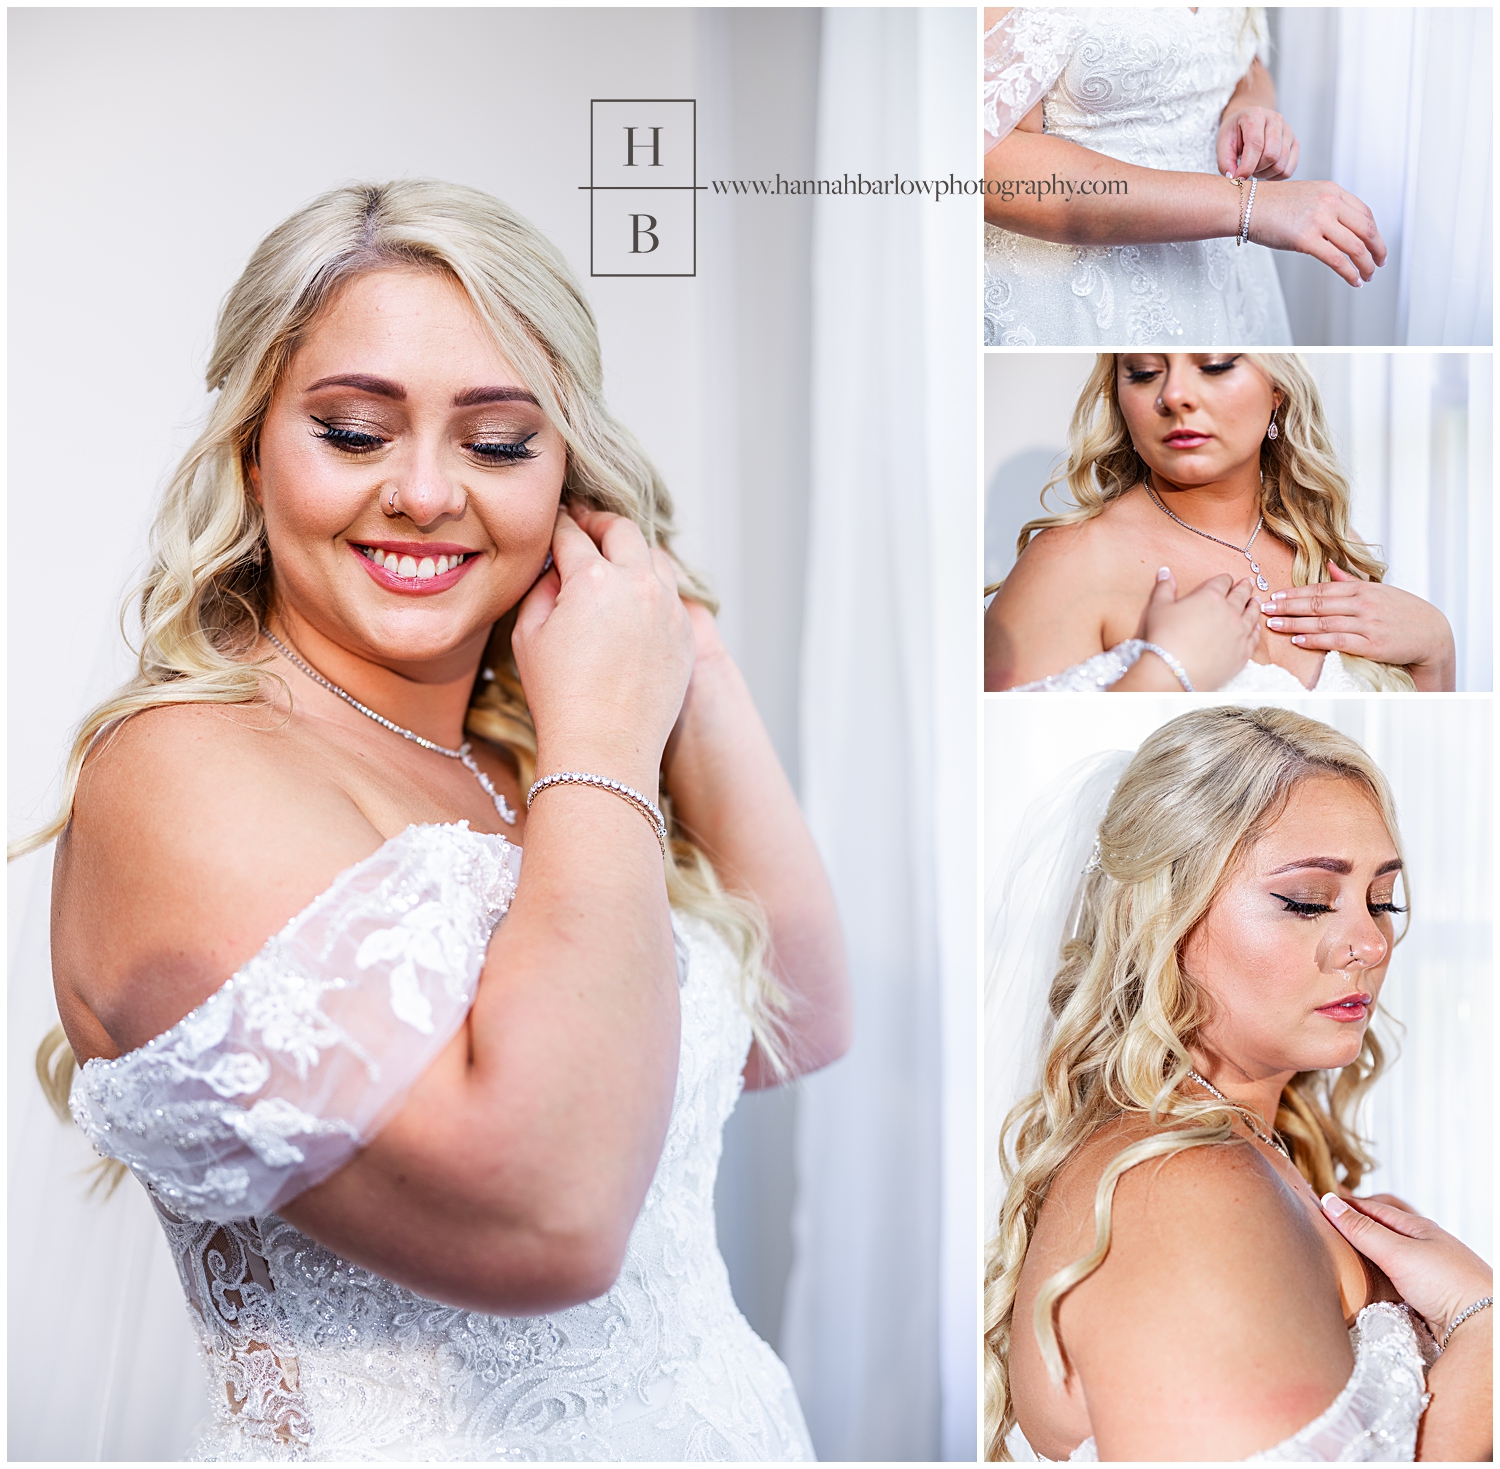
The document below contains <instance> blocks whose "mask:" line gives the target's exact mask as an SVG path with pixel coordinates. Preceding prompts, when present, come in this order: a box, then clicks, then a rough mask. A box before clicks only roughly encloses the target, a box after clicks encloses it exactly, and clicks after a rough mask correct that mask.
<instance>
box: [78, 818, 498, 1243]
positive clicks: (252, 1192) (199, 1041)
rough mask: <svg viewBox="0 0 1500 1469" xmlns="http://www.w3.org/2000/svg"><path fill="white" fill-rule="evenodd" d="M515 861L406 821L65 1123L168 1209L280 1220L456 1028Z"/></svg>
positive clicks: (362, 1137)
mask: <svg viewBox="0 0 1500 1469" xmlns="http://www.w3.org/2000/svg"><path fill="white" fill-rule="evenodd" d="M519 867H520V849H519V848H517V847H513V846H511V845H510V844H509V843H508V842H506V841H505V839H504V838H503V837H496V836H487V835H484V834H482V833H479V832H472V831H470V830H468V826H467V823H462V822H461V823H459V824H457V825H455V826H413V827H408V828H407V830H406V831H404V832H402V833H401V835H399V836H397V837H393V838H392V839H391V840H390V841H388V842H386V843H385V845H384V846H382V847H381V848H380V849H379V851H377V852H375V853H374V854H373V855H372V856H370V857H368V858H367V859H366V860H365V861H363V862H360V863H358V864H356V865H355V866H353V867H350V868H348V869H347V870H346V871H344V872H342V873H340V874H339V876H338V877H337V879H335V881H334V883H333V886H332V887H330V888H329V889H328V891H327V892H325V893H323V894H322V895H321V896H320V897H318V898H316V899H314V901H313V902H312V903H311V904H309V905H308V907H306V908H305V909H303V911H302V912H301V913H299V914H298V915H297V916H296V917H295V918H293V919H292V920H291V922H289V923H288V924H287V926H286V927H285V928H284V929H282V931H281V932H280V933H279V934H277V935H276V936H275V937H274V938H271V939H268V940H267V942H266V944H265V947H264V948H262V949H261V951H260V952H259V953H258V954H257V955H256V956H255V957H254V958H253V959H251V960H250V962H249V963H248V964H246V965H245V966H244V968H243V969H241V970H239V971H238V973H236V974H235V975H234V976H233V977H232V978H230V979H229V980H228V981H227V982H226V983H225V984H224V985H223V987H222V988H220V989H219V990H217V991H216V992H215V993H214V994H213V995H211V996H210V997H209V998H208V999H207V1000H205V1001H204V1003H203V1004H201V1005H199V1006H198V1008H197V1009H196V1010H194V1011H192V1013H191V1014H189V1015H187V1016H185V1017H184V1018H183V1019H182V1020H180V1021H179V1022H178V1023H177V1024H176V1025H174V1026H173V1027H172V1028H171V1029H170V1030H168V1031H166V1032H165V1033H164V1034H162V1035H159V1036H157V1037H156V1038H155V1039H154V1040H152V1041H148V1042H147V1043H146V1044H145V1045H144V1046H142V1047H141V1048H140V1049H139V1050H136V1051H131V1052H130V1053H128V1054H127V1055H124V1056H121V1057H120V1058H119V1059H118V1060H114V1061H98V1060H96V1061H90V1062H88V1063H87V1064H86V1065H84V1066H82V1067H81V1068H80V1069H79V1072H78V1075H77V1077H76V1078H75V1080H74V1082H73V1091H72V1097H71V1105H72V1110H73V1116H74V1119H75V1120H76V1121H77V1123H78V1125H79V1127H81V1128H82V1129H83V1131H84V1133H85V1134H86V1135H87V1136H88V1138H89V1141H90V1142H92V1143H93V1144H94V1146H95V1148H97V1149H98V1151H99V1152H101V1153H104V1154H106V1155H108V1156H110V1157H113V1158H118V1159H119V1160H120V1161H121V1162H122V1163H125V1164H126V1165H127V1166H128V1167H129V1168H130V1169H131V1170H132V1171H133V1172H134V1173H135V1174H136V1175H137V1176H138V1177H140V1178H141V1179H142V1180H143V1181H144V1182H145V1183H146V1184H147V1185H148V1186H149V1187H150V1188H151V1189H152V1191H153V1192H154V1193H156V1195H157V1196H158V1197H159V1198H160V1199H161V1200H162V1201H163V1202H164V1203H165V1204H166V1205H167V1206H168V1207H169V1208H170V1209H171V1210H172V1211H173V1212H174V1213H176V1214H178V1215H181V1216H183V1217H186V1218H189V1219H201V1220H220V1221H223V1220H230V1219H243V1218H247V1217H250V1216H259V1215H263V1214H268V1213H272V1212H274V1211H275V1210H276V1209H277V1208H278V1207H279V1206H280V1205H282V1204H284V1203H286V1202H287V1200H289V1199H291V1198H294V1197H295V1196H296V1195H297V1194H299V1193H301V1192H302V1191H303V1190H304V1189H308V1188H311V1187H312V1186H313V1184H315V1183H318V1182H320V1181H321V1180H322V1179H324V1178H327V1177H328V1175H329V1174H330V1173H332V1172H333V1171H334V1170H335V1169H336V1168H338V1167H340V1166H341V1165H342V1164H343V1163H345V1162H346V1161H347V1160H348V1159H349V1157H350V1156H351V1155H352V1154H353V1153H354V1151H355V1150H356V1149H357V1148H359V1147H361V1146H362V1145H364V1144H365V1143H367V1142H369V1140H370V1139H371V1138H372V1137H373V1136H374V1135H375V1133H376V1132H377V1131H378V1130H379V1129H380V1127H381V1126H382V1124H383V1123H384V1122H386V1121H387V1120H388V1118H389V1117H390V1116H391V1114H392V1113H393V1112H394V1111H395V1110H396V1109H397V1107H398V1106H399V1104H400V1102H401V1100H402V1099H403V1098H404V1097H405V1095H406V1093H407V1091H408V1090H409V1089H410V1087H411V1085H412V1083H413V1082H415V1081H416V1079H417V1078H418V1077H419V1076H420V1075H421V1074H422V1072H423V1071H424V1070H425V1069H426V1068H427V1067H428V1066H429V1065H430V1064H431V1062H432V1061H433V1059H434V1058H435V1057H436V1056H437V1054H438V1052H439V1051H441V1050H442V1048H443V1047H444V1046H445V1045H446V1044H447V1043H448V1041H449V1040H450V1039H451V1038H452V1037H453V1035H454V1034H455V1033H456V1032H457V1030H458V1028H459V1027H460V1026H461V1025H462V1024H463V1021H464V1017H465V1016H466V1015H467V1014H468V1011H469V1006H470V1005H471V1004H472V1003H473V1001H474V993H475V988H476V985H477V983H478V979H479V972H480V969H481V967H482V966H483V963H484V955H485V949H486V947H487V946H488V944H489V940H490V935H491V933H492V932H493V931H494V928H495V925H496V924H497V923H498V922H499V921H500V919H501V918H502V917H503V916H504V914H505V911H506V909H507V908H508V907H509V906H510V900H511V897H512V895H513V894H514V892H515V887H516V877H517V874H518V872H519Z"/></svg>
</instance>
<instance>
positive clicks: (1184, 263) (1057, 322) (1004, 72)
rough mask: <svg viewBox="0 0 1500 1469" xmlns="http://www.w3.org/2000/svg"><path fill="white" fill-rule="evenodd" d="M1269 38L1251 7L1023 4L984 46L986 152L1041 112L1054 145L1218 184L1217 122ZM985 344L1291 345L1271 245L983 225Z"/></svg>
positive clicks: (1229, 205)
mask: <svg viewBox="0 0 1500 1469" xmlns="http://www.w3.org/2000/svg"><path fill="white" fill-rule="evenodd" d="M1265 33H1266V32H1265V19H1264V12H1263V11H1260V10H1247V9H1242V8H1234V9H1227V8H1223V7H1213V6H1206V5H1205V6H1201V7H1199V9H1198V11H1197V13H1196V14H1194V13H1193V11H1192V10H1190V9H1188V8H1187V7H1186V6H1180V7H1173V8H1167V9H1163V8H1158V7H1146V8H1141V7H1137V6H1128V7H1126V6H1114V7H1110V6H1105V7H1099V8H1094V9H1066V10H1065V9H1043V8H1034V7H1030V6H1019V7H1016V8H1015V9H1012V10H1010V11H1009V12H1007V14H1006V15H1005V16H1004V17H1003V18H1002V19H1001V20H1000V21H999V23H998V24H997V25H995V26H994V27H993V28H992V29H991V30H990V31H988V32H987V33H986V35H985V46H984V124H985V147H986V151H988V150H989V149H990V148H993V147H994V146H995V145H996V144H997V143H999V142H1000V141H1001V139H1002V138H1004V137H1005V136H1006V134H1008V133H1009V132H1010V131H1011V129H1013V128H1014V127H1015V126H1016V124H1017V123H1018V122H1020V121H1021V119H1022V118H1024V117H1025V116H1026V114H1027V113H1028V112H1030V111H1031V110H1032V108H1034V107H1035V106H1036V104H1037V103H1038V102H1041V103H1042V108H1043V120H1044V125H1045V129H1046V131H1047V132H1048V133H1051V134H1053V135H1054V136H1056V137H1060V138H1066V139H1068V140H1069V141H1071V142H1074V143H1079V144H1081V145H1082V146H1083V147H1085V148H1089V149H1091V150H1093V151H1094V152H1095V153H1103V154H1106V155H1108V156H1109V157H1111V158H1116V159H1119V160H1120V161H1121V162H1124V163H1131V164H1136V165H1138V166H1140V167H1142V168H1157V169H1168V170H1172V171H1174V172H1181V173H1211V174H1215V175H1217V174H1218V163H1217V160H1216V158H1215V145H1216V141H1217V138H1218V130H1219V121H1220V114H1221V113H1222V112H1223V110H1224V107H1225V105H1226V104H1227V103H1228V101H1229V98H1230V96H1231V95H1232V94H1233V92H1234V89H1235V87H1236V86H1237V85H1238V83H1239V82H1240V80H1241V78H1242V77H1243V76H1244V75H1245V73H1246V72H1247V71H1248V70H1249V68H1250V63H1251V61H1252V60H1253V59H1254V57H1255V55H1256V53H1257V50H1258V49H1263V42H1264V37H1265ZM1223 188H1224V193H1225V197H1226V203H1225V209H1226V213H1229V212H1231V211H1232V208H1233V207H1234V199H1233V197H1232V194H1233V191H1232V189H1231V187H1230V185H1229V183H1228V182H1227V181H1226V182H1225V183H1224V185H1223ZM1072 207H1074V208H1077V209H1087V208H1089V207H1090V204H1089V202H1088V200H1087V199H1084V200H1081V201H1080V202H1078V203H1076V204H1075V205H1073V206H1072ZM1253 220H1254V216H1253V214H1252V227H1253ZM984 340H985V345H986V346H991V347H1019V346H1025V347H1034V346H1054V347H1085V346H1098V347H1105V346H1117V347H1167V346H1170V347H1173V348H1178V349H1181V348H1188V347H1234V348H1245V347H1264V346H1290V345H1291V343H1292V335H1291V327H1290V325H1289V323H1288V321H1287V314H1286V304H1285V302H1284V301H1283V299H1282V294H1281V285H1280V282H1279V281H1278V280H1277V276H1276V266H1275V262H1274V260H1273V258H1272V253H1271V251H1269V250H1267V249H1265V248H1264V247H1263V246H1260V245H1246V246H1243V247H1241V246H1239V245H1238V244H1237V243H1236V241H1235V240H1234V239H1231V238H1228V237H1222V238H1218V239H1212V240H1196V241H1184V242H1181V243H1177V244H1169V245H1113V246H1081V245H1059V244H1053V243H1051V242H1050V241H1047V240H1036V239H1031V238H1030V237H1028V236H1025V235H1018V234H1015V233H1013V232H1011V231H1009V230H1003V229H998V228H996V227H995V226H994V225H991V224H986V225H985V227H984Z"/></svg>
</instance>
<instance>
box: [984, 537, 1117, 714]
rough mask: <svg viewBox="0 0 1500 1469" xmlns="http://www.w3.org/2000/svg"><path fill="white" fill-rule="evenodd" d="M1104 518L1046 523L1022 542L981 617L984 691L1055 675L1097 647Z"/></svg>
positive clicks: (1103, 609)
mask: <svg viewBox="0 0 1500 1469" xmlns="http://www.w3.org/2000/svg"><path fill="white" fill-rule="evenodd" d="M1103 520H1104V516H1102V515H1100V516H1095V517H1094V518H1093V519H1091V520H1085V521H1082V522H1080V523H1077V524H1071V525H1054V526H1048V527H1047V529H1045V530H1042V531H1038V532H1037V533H1036V534H1035V535H1034V536H1032V538H1031V539H1030V541H1028V542H1027V544H1026V548H1025V550H1023V551H1022V552H1021V554H1020V555H1019V556H1018V557H1017V558H1016V564H1015V566H1014V567H1013V568H1012V569H1011V572H1010V575H1009V576H1007V577H1006V579H1005V581H1004V582H1003V583H1002V584H1001V587H1000V590H999V592H998V593H997V594H996V596H995V600H994V601H993V602H992V603H991V604H990V607H989V610H988V612H987V613H986V614H985V632H984V636H985V687H986V688H988V689H1006V688H1010V687H1012V686H1013V685H1015V684H1019V683H1029V682H1031V681H1032V680H1034V679H1039V678H1045V677H1047V676H1048V675H1050V674H1054V673H1061V672H1062V671H1063V669H1065V668H1071V667H1072V666H1073V665H1074V664H1075V663H1082V662H1083V661H1084V660H1085V659H1087V658H1091V657H1092V656H1093V655H1094V654H1095V653H1101V652H1103V651H1104V648H1103V634H1102V629H1103V624H1104V620H1105V615H1106V613H1107V611H1108V606H1109V603H1108V587H1109V584H1110V559H1109V558H1110V550H1109V545H1110V540H1111V534H1110V529H1109V527H1108V526H1106V525H1103V524H1101V522H1102V521H1103Z"/></svg>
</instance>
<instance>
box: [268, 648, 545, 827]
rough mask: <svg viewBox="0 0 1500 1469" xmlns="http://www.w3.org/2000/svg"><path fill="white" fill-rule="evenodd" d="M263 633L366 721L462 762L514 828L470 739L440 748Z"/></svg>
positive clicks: (506, 804)
mask: <svg viewBox="0 0 1500 1469" xmlns="http://www.w3.org/2000/svg"><path fill="white" fill-rule="evenodd" d="M261 632H262V633H264V634H265V637H266V641H267V642H269V643H270V645H271V646H272V647H273V648H275V649H276V651H277V652H278V653H280V654H281V656H282V657H283V658H285V659H286V661H287V662H288V663H291V664H294V665H295V666H296V667H298V668H300V669H301V670H302V671H303V673H305V674H306V675H307V676H308V677H309V678H310V679H311V680H312V681H313V682H314V683H319V684H322V685H323V687H324V688H325V689H327V690H328V692H329V693H330V694H337V695H338V696H339V698H341V699H342V700H343V701H344V702H345V703H346V704H349V705H352V706H353V707H354V708H355V709H358V710H359V712H360V713H361V714H363V715H364V716H365V717H366V718H368V719H373V720H374V721H375V723H376V724H382V725H384V726H385V727H386V728H387V729H388V730H390V732H391V733H392V734H398V735H400V736H401V738H402V739H404V740H410V741H411V742H412V744H414V745H421V747H422V748H423V749H424V750H431V751H433V752H434V753H435V754H438V755H446V756H447V757H448V758H449V759H450V760H457V761H459V762H460V763H462V765H463V767H464V769H465V770H467V771H468V772H469V774H470V775H472V776H473V777H474V779H475V780H477V781H478V782H479V788H480V790H482V791H483V792H484V793H485V795H487V796H488V797H489V798H490V800H491V801H493V802H494V803H495V810H496V811H497V812H498V813H499V815H500V819H501V821H503V822H504V823H505V824H506V825H507V826H514V825H515V824H516V813H515V812H514V811H512V810H511V809H510V802H508V801H507V800H506V799H505V797H504V796H502V795H501V794H500V792H499V791H497V790H496V789H495V787H494V783H493V782H492V781H491V780H490V778H489V776H487V775H486V774H485V773H484V771H482V770H481V769H480V768H479V766H478V764H477V763H476V762H475V760H474V757H473V756H472V755H471V754H470V753H469V750H470V748H471V746H470V744H469V742H468V741H467V740H465V741H464V742H463V744H461V745H460V746H459V747H458V748H457V749H456V750H450V749H449V748H448V747H447V746H446V745H440V744H438V743H437V742H436V741H435V740H429V739H427V738H426V737H425V736H423V735H419V734H417V733H416V731H415V730H410V729H406V728H404V727H403V726H402V725H399V724H397V723H396V722H395V721H394V720H392V719H387V718H386V717H385V715H384V714H377V713H376V712H375V711H374V710H373V709H370V708H367V707H366V706H365V705H363V704H361V703H360V702H359V700H358V699H356V698H355V697H354V695H353V694H351V693H350V692H349V691H348V690H347V689H341V688H340V687H339V686H338V685H337V684H336V683H334V681H333V680H332V679H331V678H324V677H323V675H322V674H321V673H319V672H318V670H317V669H316V668H314V667H313V666H312V664H310V663H308V662H306V661H304V660H303V659H302V658H301V657H300V656H299V655H298V654H296V653H294V652H293V651H292V650H291V649H290V648H289V647H287V645H286V644H285V643H283V642H282V641H281V639H280V638H278V637H277V636H276V634H275V633H273V632H272V631H271V629H270V628H268V627H263V628H261Z"/></svg>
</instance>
